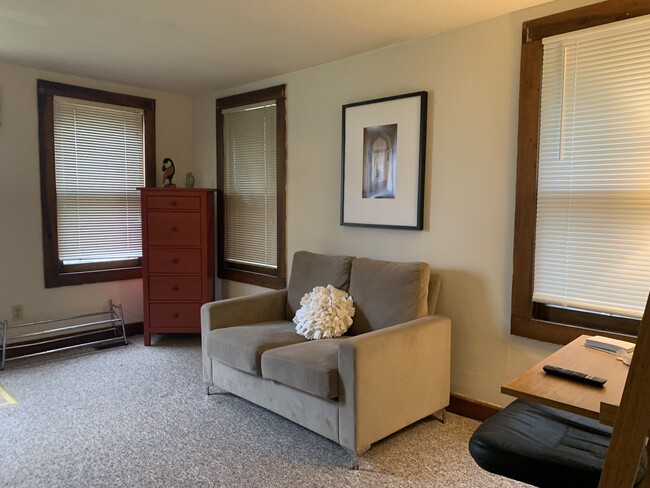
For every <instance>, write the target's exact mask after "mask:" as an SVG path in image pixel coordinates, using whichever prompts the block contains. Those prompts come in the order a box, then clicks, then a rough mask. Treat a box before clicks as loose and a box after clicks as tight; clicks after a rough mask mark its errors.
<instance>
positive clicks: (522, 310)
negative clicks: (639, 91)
mask: <svg viewBox="0 0 650 488" xmlns="http://www.w3.org/2000/svg"><path fill="white" fill-rule="evenodd" d="M647 14H650V5H648V4H643V2H638V1H635V0H608V1H605V2H600V3H596V4H593V5H588V6H585V7H581V8H577V9H574V10H569V11H567V12H561V13H558V14H554V15H550V16H547V17H542V18H539V19H535V20H531V21H528V22H525V23H524V24H523V38H522V48H521V75H520V87H519V136H518V141H517V142H518V155H517V184H516V185H517V187H516V207H515V238H514V260H513V261H514V263H513V282H512V315H511V333H512V334H514V335H518V336H523V337H529V338H531V339H537V340H540V341H546V342H553V343H556V344H567V343H568V342H570V341H572V340H573V339H575V338H577V337H578V336H580V335H581V334H600V335H607V336H610V337H616V338H621V339H626V340H635V336H636V334H637V330H638V326H639V324H640V320H634V319H626V318H621V317H613V316H609V315H604V314H597V313H589V312H580V311H574V310H567V309H561V308H557V307H551V306H548V305H545V304H540V303H534V302H533V299H532V297H533V272H534V256H535V253H534V247H535V226H536V213H537V173H538V135H539V121H540V117H539V113H540V95H541V78H542V56H543V48H542V39H543V38H545V37H549V36H554V35H557V34H563V33H566V32H572V31H577V30H580V29H585V28H588V27H594V26H597V25H603V24H608V23H611V22H616V21H620V20H625V19H629V18H633V17H638V16H641V15H647Z"/></svg>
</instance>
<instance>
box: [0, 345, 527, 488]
mask: <svg viewBox="0 0 650 488" xmlns="http://www.w3.org/2000/svg"><path fill="white" fill-rule="evenodd" d="M130 342H131V344H129V345H128V346H126V347H117V348H113V349H108V350H104V351H95V350H93V349H86V350H77V352H74V353H70V352H69V353H56V354H51V355H47V356H41V357H38V358H31V359H22V360H16V361H11V362H8V363H7V366H6V368H5V370H4V371H1V372H0V384H2V385H3V386H4V388H5V389H6V391H7V392H8V393H9V394H10V395H11V397H12V398H14V399H15V400H16V402H17V403H16V404H8V405H6V406H4V407H0V439H1V440H2V444H1V446H0V486H2V487H5V486H6V487H13V488H19V487H20V488H23V487H24V488H27V487H29V488H32V487H48V488H55V487H66V488H68V487H109V486H110V487H195V486H196V487H199V486H201V487H330V486H331V487H341V486H350V487H361V486H369V487H451V488H453V487H481V488H490V487H494V488H497V487H517V486H525V485H523V484H521V483H516V482H514V481H510V480H507V479H504V478H499V477H496V476H492V475H490V474H488V473H486V472H484V471H482V470H481V469H480V468H479V467H478V466H476V465H475V464H474V462H473V461H472V459H471V457H470V456H469V453H468V451H467V441H468V439H469V437H470V436H471V434H472V432H473V430H474V429H475V428H476V427H477V425H478V423H477V422H475V421H473V420H469V419H466V418H463V417H459V416H457V415H452V414H448V415H447V421H446V423H445V424H444V425H443V424H441V423H440V422H438V421H435V420H424V421H421V422H419V423H417V424H415V425H413V426H411V427H409V428H407V429H405V430H403V431H401V432H399V433H397V434H395V435H393V436H391V437H389V438H387V439H385V440H384V441H381V442H379V443H377V444H375V445H374V446H373V447H372V449H371V450H370V451H369V452H368V453H366V455H365V456H364V457H363V458H362V461H361V469H360V470H359V471H353V470H351V469H349V466H350V461H351V456H350V454H349V453H348V452H347V451H345V450H344V449H342V448H341V447H340V446H338V445H337V444H335V443H333V442H331V441H328V440H327V439H324V438H322V437H320V436H319V435H317V434H314V433H312V432H310V431H308V430H306V429H304V428H302V427H299V426H298V425H295V424H293V423H292V422H290V421H288V420H285V419H284V418H282V417H279V416H277V415H275V414H273V413H271V412H268V411H266V410H264V409H262V408H259V407H257V406H255V405H253V404H251V403H248V402H246V401H244V400H242V399H239V398H237V397H235V396H232V395H228V394H217V395H211V396H209V397H208V396H206V395H205V394H204V387H203V384H202V381H201V358H200V340H199V338H198V337H196V336H190V337H182V336H180V337H178V336H159V337H157V338H156V340H155V341H154V344H156V345H154V346H152V347H148V348H145V347H144V346H143V345H142V337H141V336H135V337H131V338H130Z"/></svg>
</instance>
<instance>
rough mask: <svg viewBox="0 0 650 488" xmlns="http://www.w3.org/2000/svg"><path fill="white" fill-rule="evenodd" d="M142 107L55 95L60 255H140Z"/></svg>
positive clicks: (94, 258) (92, 258)
mask: <svg viewBox="0 0 650 488" xmlns="http://www.w3.org/2000/svg"><path fill="white" fill-rule="evenodd" d="M143 127H144V126H143V112H142V110H136V109H133V110H132V109H129V108H126V107H118V106H110V107H108V106H103V105H102V106H99V105H95V104H91V102H88V104H86V103H84V102H79V101H72V100H70V99H65V98H62V97H55V98H54V150H55V156H54V157H55V161H56V163H55V166H56V193H57V219H58V236H59V259H60V260H61V261H63V263H64V264H79V263H94V262H105V261H116V260H123V259H133V258H138V257H140V256H142V230H141V223H140V196H139V193H138V190H137V188H138V187H142V186H144V147H143V138H144V129H143Z"/></svg>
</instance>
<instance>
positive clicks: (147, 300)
mask: <svg viewBox="0 0 650 488" xmlns="http://www.w3.org/2000/svg"><path fill="white" fill-rule="evenodd" d="M140 192H141V201H142V283H143V287H144V290H143V291H144V293H143V297H144V343H145V345H146V346H148V345H150V344H151V334H164V333H168V332H200V331H201V317H200V309H201V305H202V304H204V303H206V302H210V301H212V300H214V267H215V265H214V192H215V190H213V189H208V188H178V189H177V188H141V189H140Z"/></svg>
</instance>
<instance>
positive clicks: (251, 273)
mask: <svg viewBox="0 0 650 488" xmlns="http://www.w3.org/2000/svg"><path fill="white" fill-rule="evenodd" d="M285 113H286V112H285V85H282V86H277V87H272V88H267V89H264V90H258V91H254V92H249V93H244V94H241V95H234V96H231V97H227V98H220V99H218V100H217V188H218V189H219V190H220V191H219V200H220V201H219V203H218V205H217V227H218V238H217V260H218V266H217V270H218V276H219V277H220V278H224V279H229V280H234V281H240V282H243V283H250V284H254V285H258V286H264V287H268V288H283V287H284V286H286V264H285V262H286V256H285V255H286V250H285V247H286V246H285V212H286V210H285V185H286V183H285V181H286V169H285V168H286V121H285Z"/></svg>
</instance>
